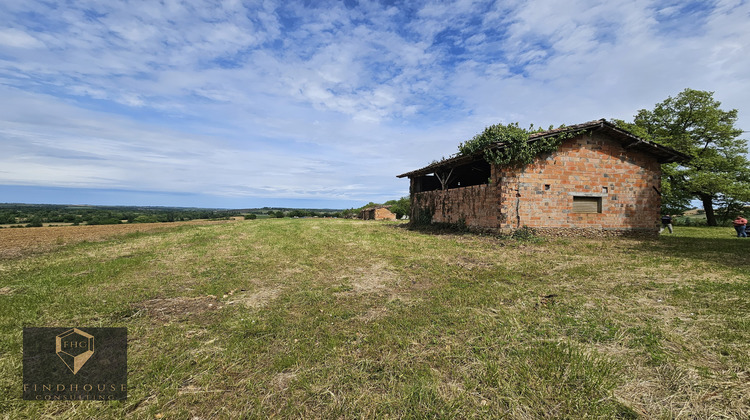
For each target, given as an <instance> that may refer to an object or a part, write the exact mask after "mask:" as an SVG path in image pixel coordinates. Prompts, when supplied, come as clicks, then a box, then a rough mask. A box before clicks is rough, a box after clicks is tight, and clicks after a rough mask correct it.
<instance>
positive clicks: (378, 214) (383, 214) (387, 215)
mask: <svg viewBox="0 0 750 420" xmlns="http://www.w3.org/2000/svg"><path fill="white" fill-rule="evenodd" d="M375 220H396V215H395V214H394V213H391V211H390V210H388V209H387V208H385V207H383V208H379V209H375Z"/></svg>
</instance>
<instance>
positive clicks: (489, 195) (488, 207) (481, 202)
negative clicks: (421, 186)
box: [411, 185, 498, 228]
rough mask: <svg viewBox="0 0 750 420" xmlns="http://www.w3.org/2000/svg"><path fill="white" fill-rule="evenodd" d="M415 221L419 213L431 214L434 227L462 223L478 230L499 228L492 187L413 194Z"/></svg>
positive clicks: (413, 216)
mask: <svg viewBox="0 0 750 420" xmlns="http://www.w3.org/2000/svg"><path fill="white" fill-rule="evenodd" d="M411 207H412V214H411V220H413V221H416V220H417V219H418V217H419V216H418V215H417V212H418V211H420V210H421V211H431V212H432V222H434V223H459V221H460V220H463V221H464V222H465V223H466V225H467V226H471V227H477V228H497V224H498V220H497V198H496V196H495V188H494V187H490V185H473V186H471V187H463V188H453V189H450V190H445V191H443V190H436V191H425V192H420V193H416V194H412V205H411Z"/></svg>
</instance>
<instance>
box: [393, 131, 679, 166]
mask: <svg viewBox="0 0 750 420" xmlns="http://www.w3.org/2000/svg"><path fill="white" fill-rule="evenodd" d="M589 130H606V131H607V132H609V133H610V134H611V135H612V137H613V138H614V139H615V140H617V141H619V142H620V143H622V144H624V145H626V147H629V148H634V149H637V150H642V151H644V152H646V153H650V154H652V155H655V156H656V158H657V159H658V161H659V163H669V162H678V161H685V160H687V159H689V157H688V156H687V155H684V154H682V153H680V152H678V151H676V150H673V149H671V148H669V147H666V146H662V145H660V144H656V143H653V142H650V141H647V140H644V139H642V138H640V137H638V136H636V135H634V134H632V133H630V132H628V131H626V130H623V129H622V128H619V127H618V126H616V125H615V124H613V123H611V122H609V121H607V120H605V119H603V118H602V119H599V120H594V121H589V122H585V123H581V124H576V125H568V126H565V127H560V128H555V129H552V130H547V131H542V132H539V133H533V134H530V135H529V142H533V141H535V140H539V139H543V138H546V137H553V136H556V135H559V134H561V133H567V132H571V131H589ZM490 147H495V148H502V147H503V144H502V143H497V144H495V145H492V146H490ZM478 158H481V153H477V154H475V155H458V156H454V157H451V158H448V159H443V160H441V161H440V162H435V163H432V164H430V165H427V166H425V167H424V168H421V169H417V170H414V171H411V172H406V173H403V174H401V175H397V178H404V177H409V178H411V177H413V176H419V175H426V174H429V173H432V172H434V171H435V169H437V168H441V167H446V166H447V167H455V166H459V165H462V164H464V163H469V162H472V161H475V160H476V159H478Z"/></svg>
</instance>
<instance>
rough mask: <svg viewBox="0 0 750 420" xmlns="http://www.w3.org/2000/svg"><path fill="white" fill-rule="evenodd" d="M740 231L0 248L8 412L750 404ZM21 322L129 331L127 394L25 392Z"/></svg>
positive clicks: (299, 233)
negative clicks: (39, 395) (12, 251)
mask: <svg viewBox="0 0 750 420" xmlns="http://www.w3.org/2000/svg"><path fill="white" fill-rule="evenodd" d="M748 270H750V240H741V239H737V238H734V237H733V230H732V229H731V228H729V229H727V228H684V227H677V228H676V229H675V234H674V235H668V234H666V235H662V236H661V237H659V238H658V239H640V240H639V239H624V238H617V239H608V240H602V239H581V238H567V239H546V240H529V241H515V240H500V239H496V238H489V237H481V236H474V235H458V234H456V235H435V234H427V233H421V232H415V231H408V230H406V229H404V228H403V227H401V226H399V225H397V224H391V223H379V222H362V221H350V220H334V219H294V220H290V219H267V220H255V221H244V222H238V223H232V224H223V225H212V226H186V227H182V228H178V229H175V230H171V231H167V232H157V233H137V234H131V235H129V236H125V237H121V238H117V239H114V240H110V241H108V242H102V243H83V244H79V245H75V246H67V247H63V248H61V249H59V250H57V251H54V252H51V253H47V254H41V255H34V256H29V257H23V258H16V259H6V260H0V413H1V415H2V416H4V417H6V418H12V419H16V418H45V417H47V418H52V417H54V418H56V419H57V418H123V417H131V418H170V419H171V418H203V419H208V418H242V417H245V418H266V417H294V418H297V417H301V418H361V417H364V418H385V417H390V418H497V417H499V418H518V419H526V418H528V419H535V418H686V419H687V418H691V419H692V418H747V417H748V416H749V415H750V356H749V355H750V276H749V275H748ZM24 326H64V327H73V326H76V327H84V326H89V327H95V326H101V327H127V328H128V341H129V344H128V368H129V377H128V385H129V398H128V399H127V400H126V401H121V402H29V401H22V400H20V394H21V384H22V378H21V371H22V369H21V356H22V345H21V344H22V340H21V338H22V328H23V327H24Z"/></svg>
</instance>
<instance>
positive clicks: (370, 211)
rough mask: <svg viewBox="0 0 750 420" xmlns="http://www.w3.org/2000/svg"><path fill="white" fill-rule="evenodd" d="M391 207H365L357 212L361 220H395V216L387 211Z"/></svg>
mask: <svg viewBox="0 0 750 420" xmlns="http://www.w3.org/2000/svg"><path fill="white" fill-rule="evenodd" d="M390 207H391V206H375V207H367V208H365V209H362V211H360V212H359V218H360V219H362V220H396V214H395V213H391V211H390V210H389V208H390Z"/></svg>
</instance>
